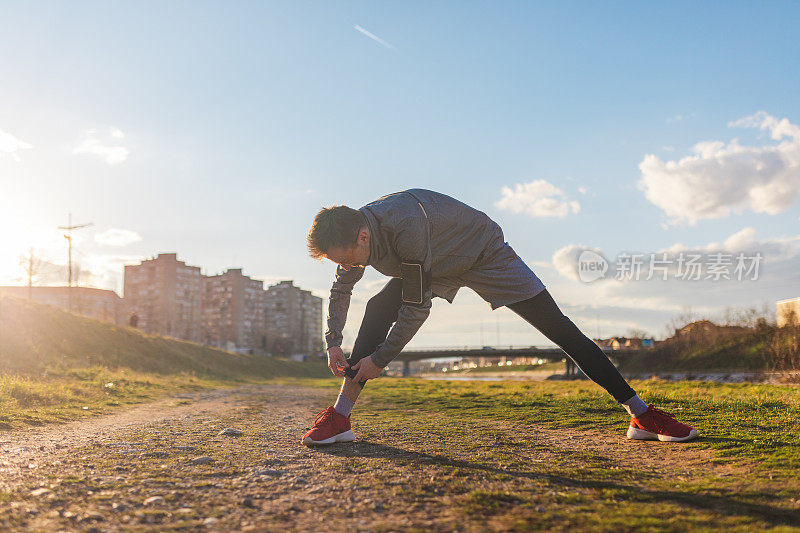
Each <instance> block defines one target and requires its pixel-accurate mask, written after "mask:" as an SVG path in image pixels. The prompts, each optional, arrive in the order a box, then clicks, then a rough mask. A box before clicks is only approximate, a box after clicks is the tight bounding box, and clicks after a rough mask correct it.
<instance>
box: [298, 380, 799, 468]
mask: <svg viewBox="0 0 800 533" xmlns="http://www.w3.org/2000/svg"><path fill="white" fill-rule="evenodd" d="M312 382H313V383H315V384H316V385H317V386H322V387H329V386H335V384H331V383H328V382H325V381H312ZM631 385H632V386H633V388H634V389H635V390H636V391H637V393H638V394H639V395H640V396H641V397H642V398H643V399H644V400H645V401H646V402H648V403H654V404H656V405H657V406H658V407H659V408H661V409H663V410H665V411H667V412H671V413H673V414H674V415H675V416H676V417H677V418H678V419H679V420H681V421H684V422H686V423H688V424H690V425H693V426H694V427H696V428H698V430H699V431H700V433H701V435H702V436H703V438H702V439H700V440H699V441H697V443H696V445H697V446H701V447H705V448H710V449H712V450H714V452H715V454H716V455H717V457H718V458H719V460H720V461H734V460H740V461H746V462H752V463H753V464H754V465H756V466H757V467H758V468H764V469H769V470H771V471H772V473H773V475H775V476H786V477H793V476H795V475H796V473H797V471H800V386H798V385H785V386H783V385H780V386H779V385H767V384H740V383H736V384H725V383H715V382H704V381H691V382H689V381H687V382H666V381H660V380H641V381H637V380H634V381H632V382H631ZM364 397H365V399H367V401H369V402H374V403H375V404H376V405H379V406H384V407H386V408H390V409H391V413H396V416H397V417H398V420H399V419H402V417H403V414H404V413H405V412H406V411H408V410H419V411H424V412H429V413H438V414H441V415H442V416H445V417H466V418H472V419H475V420H498V421H509V422H527V423H532V424H544V425H546V426H547V427H551V428H559V427H563V428H573V429H594V428H599V429H601V430H604V431H607V432H609V433H616V434H623V433H624V432H625V429H626V427H627V425H628V417H627V414H626V413H625V412H624V410H622V409H621V407H620V406H619V404H617V402H616V401H615V400H614V399H613V398H612V397H611V396H610V395H608V394H607V393H606V392H605V391H604V390H602V389H601V388H599V387H598V386H597V385H595V384H594V383H591V382H587V381H570V382H559V381H555V382H553V381H541V382H519V381H504V382H488V383H487V382H477V381H475V382H455V381H446V380H445V381H435V382H434V381H429V380H422V379H413V378H403V379H388V378H382V379H381V380H380V381H378V382H374V383H370V384H369V386H368V390H365V392H364ZM390 416H395V415H390Z"/></svg>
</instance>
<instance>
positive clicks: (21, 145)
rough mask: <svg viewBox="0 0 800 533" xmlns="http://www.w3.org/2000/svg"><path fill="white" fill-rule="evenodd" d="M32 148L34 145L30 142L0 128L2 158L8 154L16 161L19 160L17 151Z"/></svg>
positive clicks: (0, 156)
mask: <svg viewBox="0 0 800 533" xmlns="http://www.w3.org/2000/svg"><path fill="white" fill-rule="evenodd" d="M31 148H33V145H31V144H30V143H26V142H25V141H21V140H19V139H17V138H16V137H15V136H13V135H11V134H10V133H8V132H7V131H3V130H2V129H0V158H2V157H3V156H5V155H7V156H9V157H11V159H13V160H14V161H19V155H18V154H17V152H18V151H20V150H30V149H31Z"/></svg>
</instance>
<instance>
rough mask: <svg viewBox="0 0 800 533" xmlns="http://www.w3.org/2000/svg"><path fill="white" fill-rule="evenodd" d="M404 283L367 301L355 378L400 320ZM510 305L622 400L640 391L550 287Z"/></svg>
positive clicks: (355, 352)
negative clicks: (569, 314) (567, 312)
mask: <svg viewBox="0 0 800 533" xmlns="http://www.w3.org/2000/svg"><path fill="white" fill-rule="evenodd" d="M402 286H403V284H402V279H400V278H392V279H391V280H389V282H388V283H387V284H386V285H385V286H384V287H383V289H381V290H380V292H379V293H378V294H376V295H375V296H373V297H372V298H370V299H369V302H367V308H366V310H365V311H364V319H363V320H362V321H361V328H359V330H358V337H356V342H355V345H354V346H353V352H352V354H350V357H349V358H348V359H347V365H348V368H346V369H345V373H346V374H347V375H348V376H349V377H350V378H351V379H352V378H355V377H356V370H353V369H352V368H350V367H351V366H352V365H355V364H356V363H357V362H358V361H360V360H361V359H363V358H364V357H367V356H369V355H372V353H374V352H375V350H376V349H377V348H378V346H379V345H380V344H381V343H382V342H383V341H384V340H386V336H387V335H388V334H389V329H390V328H391V327H392V324H394V322H395V321H396V320H397V313H398V311H399V310H400V304H401V295H402ZM508 308H509V309H511V310H512V311H514V312H515V313H517V314H518V315H519V316H521V317H522V318H524V319H525V320H526V321H527V322H528V323H530V324H531V325H533V326H534V327H535V328H536V329H538V330H539V331H540V332H542V334H543V335H544V336H545V337H547V338H548V339H550V340H551V341H552V342H554V343H556V344H557V345H558V346H559V347H560V348H561V349H562V350H564V352H566V354H567V355H568V356H569V357H570V358H571V359H572V360H573V361H575V363H576V364H577V365H578V366H579V367H580V369H581V371H583V373H584V374H586V376H587V377H588V378H589V379H591V380H592V381H594V382H595V383H597V384H598V385H600V386H601V387H603V388H604V389H605V390H606V391H608V393H609V394H611V395H612V396H613V397H614V399H616V400H617V401H618V402H624V401H626V400H630V399H631V398H633V396H634V395H635V394H636V393H635V392H634V390H633V389H632V388H631V387H630V385H628V383H627V382H626V381H625V379H624V378H623V377H622V375H621V374H620V373H619V371H618V370H617V369H616V368H615V367H614V365H613V364H611V361H609V360H608V357H606V354H605V353H603V350H601V349H600V347H599V346H598V345H597V344H595V342H594V341H592V340H591V339H589V338H588V337H586V335H584V334H583V333H581V331H580V330H579V329H578V328H577V326H575V324H573V323H572V321H571V320H570V319H569V318H567V317H566V316H564V313H562V312H561V310H560V309H559V308H558V305H556V302H555V301H553V298H552V297H551V296H550V293H549V292H548V291H547V289H545V290H543V291H542V292H540V293H539V294H537V295H536V296H534V297H533V298H529V299H527V300H523V301H521V302H517V303H514V304H511V305H509V306H508ZM366 382H367V381H366V380H364V381H361V382H360V383H359V385H361V386H362V387H363V386H364V384H365V383H366Z"/></svg>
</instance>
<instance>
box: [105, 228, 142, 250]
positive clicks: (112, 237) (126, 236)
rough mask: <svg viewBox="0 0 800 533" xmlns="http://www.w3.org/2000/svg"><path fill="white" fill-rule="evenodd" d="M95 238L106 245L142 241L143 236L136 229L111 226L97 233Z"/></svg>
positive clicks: (123, 244)
mask: <svg viewBox="0 0 800 533" xmlns="http://www.w3.org/2000/svg"><path fill="white" fill-rule="evenodd" d="M94 240H95V242H97V243H99V244H104V245H106V246H127V245H129V244H132V243H134V242H139V241H141V240H142V237H141V236H140V235H139V234H138V233H136V232H135V231H131V230H127V229H116V228H111V229H108V230H106V231H104V232H103V233H98V234H97V235H95V236H94Z"/></svg>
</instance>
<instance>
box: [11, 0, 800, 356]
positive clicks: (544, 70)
mask: <svg viewBox="0 0 800 533" xmlns="http://www.w3.org/2000/svg"><path fill="white" fill-rule="evenodd" d="M799 12H800V6H798V5H797V4H792V3H788V2H787V3H783V2H773V3H769V4H766V5H756V4H753V3H746V2H741V3H726V4H724V5H722V4H719V3H696V2H693V3H688V2H687V3H674V2H672V3H664V4H663V5H660V6H659V5H654V4H642V3H638V2H637V3H634V2H631V3H622V2H619V3H613V4H612V5H608V4H590V3H552V4H544V3H533V2H528V3H521V2H519V3H512V2H500V3H492V4H487V3H479V2H452V3H450V2H437V3H422V2H419V3H391V4H390V3H375V2H353V3H322V2H317V3H310V2H309V3H301V2H285V3H267V2H250V3H247V2H225V3H223V2H170V3H162V2H115V3H103V2H80V3H69V4H67V3H60V2H27V3H23V2H17V3H11V2H9V3H4V4H3V5H2V6H0V47H1V49H2V50H4V53H3V54H2V57H0V185H2V187H3V190H4V194H3V195H2V198H0V208H2V209H0V211H1V212H2V214H0V232H2V235H3V240H2V244H0V254H2V255H0V282H2V283H21V281H19V278H20V276H21V275H22V274H21V271H20V269H19V267H18V257H19V255H20V254H22V253H25V251H26V250H27V249H28V248H29V247H31V246H32V247H34V248H35V250H36V252H37V253H38V254H40V255H42V256H46V257H48V258H50V259H51V260H52V261H53V262H59V261H60V262H62V263H63V261H64V256H65V255H66V251H65V246H64V242H63V241H64V239H63V238H62V237H61V236H60V233H59V232H58V231H56V230H55V226H58V225H64V224H65V223H66V217H67V213H69V212H72V213H73V214H74V219H75V221H76V222H84V221H93V222H94V224H95V225H94V226H93V227H92V228H88V229H86V230H82V232H81V234H80V235H81V239H82V240H81V242H79V243H78V250H79V255H78V257H79V258H81V260H83V261H84V262H85V268H84V270H85V271H86V274H85V279H84V283H86V284H94V285H96V286H103V287H108V288H118V287H120V284H121V279H120V275H121V272H122V267H121V265H122V264H124V263H126V262H136V261H137V260H138V259H141V258H144V257H148V256H152V255H155V254H156V253H158V252H163V251H176V252H178V254H179V257H180V258H182V259H184V260H186V261H187V262H189V263H190V264H194V265H198V266H201V267H203V269H204V270H205V271H207V272H208V273H214V272H218V271H221V270H224V269H226V268H230V267H243V268H244V270H245V272H246V273H249V274H250V275H252V276H254V277H258V278H261V279H265V280H267V281H270V282H271V281H274V280H277V279H282V278H293V279H295V280H296V283H297V284H299V285H301V286H303V287H306V288H310V289H312V290H314V291H315V293H317V294H318V295H320V296H324V295H325V294H326V292H327V289H328V287H329V284H330V280H331V277H332V274H333V268H332V265H331V264H330V263H327V264H326V263H319V262H315V261H312V260H311V259H310V258H308V256H307V254H306V251H305V234H306V232H307V231H308V227H309V225H310V222H311V219H312V218H313V216H314V214H315V213H316V211H317V210H318V209H319V208H320V207H321V206H322V205H331V204H347V205H351V206H353V207H359V206H361V205H363V204H364V203H367V202H369V201H371V200H373V199H375V198H377V197H379V196H382V195H384V194H386V193H389V192H394V191H397V190H402V189H405V188H409V187H424V188H430V189H434V190H438V191H441V192H444V193H447V194H450V195H453V196H455V197H457V198H459V199H461V200H463V201H465V202H467V203H469V204H471V205H473V206H475V207H477V208H479V209H482V210H484V211H485V212H487V213H488V214H490V216H492V217H493V218H494V219H495V220H497V221H498V222H499V223H500V224H501V225H502V226H503V228H504V231H505V234H506V238H507V240H508V241H509V242H510V243H511V245H512V246H513V247H514V248H515V249H516V250H517V252H518V253H519V255H520V256H521V257H522V258H523V259H525V260H526V261H528V262H530V263H531V265H532V267H533V269H534V271H536V272H537V274H539V276H540V277H541V278H542V279H543V281H544V282H545V284H546V285H547V286H548V287H549V288H550V289H551V292H552V293H553V295H554V297H555V298H556V300H557V301H558V302H559V303H561V304H562V308H563V309H564V311H565V312H566V313H567V314H568V315H569V316H571V317H573V319H574V320H575V322H576V323H578V325H579V326H581V327H583V328H584V329H585V330H587V332H588V333H590V334H592V335H596V334H597V333H598V331H599V332H600V333H601V334H603V335H609V334H624V333H625V332H626V331H627V330H628V329H630V328H638V329H645V330H647V331H649V332H650V333H651V334H654V335H659V334H661V333H662V331H661V330H662V329H663V326H664V325H665V324H666V323H667V322H668V321H669V320H670V319H671V318H672V317H674V316H676V314H678V313H679V312H680V311H681V309H684V308H691V309H693V310H696V311H697V312H699V313H704V314H708V315H714V314H715V313H719V312H721V311H722V309H724V307H725V306H728V305H729V306H734V307H744V306H752V305H757V306H762V305H767V306H768V307H769V306H772V307H774V301H775V300H777V299H781V298H788V297H794V296H800V277H799V276H798V271H800V269H798V268H796V267H797V261H798V248H800V243H799V242H798V236H800V206H798V203H797V201H798V191H799V190H800V170H799V169H798V164H800V163H798V159H797V157H796V156H797V153H798V148H797V146H799V145H800V136H793V135H794V133H793V132H794V130H793V129H792V128H791V126H793V125H795V124H798V123H800V103H798V100H797V97H796V95H797V94H800V69H798V68H797V65H798V64H799V63H800V62H799V61H798V59H800V57H799V56H800V50H799V48H800V47H798V45H797V39H796V28H797V24H798V22H800V16H799V14H800V13H799ZM356 26H358V27H360V28H362V29H364V30H365V32H362V31H359V30H358V29H357V28H356ZM366 32H368V33H370V34H371V35H372V36H374V37H377V39H373V38H372V37H370V35H368V34H367V33H366ZM760 111H763V112H764V113H763V114H760V115H757V113H758V112H760ZM745 117H754V118H751V119H749V120H745V121H740V119H743V118H745ZM773 119H774V120H773ZM782 119H786V121H787V122H786V124H788V125H786V124H784V125H781V122H780V121H781V120H782ZM736 121H740V122H738V123H737V122H736ZM734 124H736V125H734ZM734 139H738V141H735V142H734V141H733V140H734ZM709 142H717V143H718V144H716V145H713V144H712V145H705V146H706V148H707V149H705V150H704V149H703V148H702V146H701V147H699V148H698V143H709ZM719 143H722V144H721V145H720V144H719ZM741 147H745V148H744V149H743V148H741ZM648 156H654V157H655V158H657V160H654V159H652V158H651V159H650V160H649V161H651V163H653V162H654V161H655V162H654V163H653V164H648V165H644V167H645V168H644V169H643V168H642V165H643V162H645V160H646V158H647V157H648ZM687 157H689V158H691V157H696V160H692V161H685V162H684V163H680V162H681V161H682V160H683V159H684V158H687ZM753 161H755V162H756V163H755V164H754V165H750V163H752V162H753ZM776 161H777V163H776ZM670 162H673V167H674V168H671V167H670ZM661 163H663V164H661ZM759 165H760V166H759ZM775 165H778V167H779V168H777V167H776V166H775ZM765 169H766V170H765ZM525 184H534V185H532V186H530V187H528V188H527V189H524V187H523V186H524V185H525ZM517 185H519V186H520V187H523V189H521V190H526V191H527V193H525V194H517V195H512V198H511V200H509V201H508V202H507V203H506V204H505V208H502V207H498V202H499V201H500V200H501V198H503V192H502V191H503V188H504V187H507V188H509V191H514V190H516V189H515V187H516V186H517ZM542 198H543V199H544V200H549V201H546V202H544V203H537V202H538V201H539V200H541V199H542ZM512 200H513V201H512ZM575 204H577V206H578V207H577V208H575V207H573V206H574V205H575ZM513 206H517V207H518V208H519V212H515V211H514V209H513ZM112 230H117V231H112ZM737 235H738V237H735V238H733V239H732V240H730V241H729V243H728V246H729V249H731V250H732V249H733V247H736V246H738V247H739V248H738V249H742V250H750V251H753V250H756V249H758V250H765V251H767V252H769V253H768V254H767V257H766V261H765V263H764V264H763V271H762V274H763V275H762V278H760V279H758V280H756V281H751V282H749V283H739V284H725V283H716V284H710V283H702V284H691V283H689V282H676V283H670V282H661V283H659V282H648V283H622V282H616V281H609V280H607V281H601V282H596V283H593V284H585V283H581V282H580V281H578V280H576V279H574V276H571V275H570V269H569V266H570V263H569V259H570V258H573V256H574V255H575V253H576V251H577V250H580V249H582V248H581V247H588V248H592V249H598V250H602V252H603V253H604V254H605V255H606V256H608V257H609V258H611V257H613V256H615V255H616V254H617V253H619V252H620V251H624V250H638V251H641V252H657V251H659V250H666V249H671V250H678V249H679V248H680V247H678V246H677V245H682V246H683V247H684V248H686V249H707V248H708V247H709V245H711V244H713V243H718V244H721V243H724V242H725V241H726V240H728V239H730V238H731V236H737ZM126 243H127V244H126ZM573 262H574V261H573ZM381 280H382V278H381V276H380V275H377V274H374V273H373V274H370V275H368V276H367V277H366V278H365V280H364V281H363V282H362V283H361V286H360V287H359V291H358V292H357V293H356V298H355V299H354V305H353V311H352V313H351V315H350V322H349V324H348V326H349V328H348V330H347V332H348V333H349V335H350V338H349V339H347V338H346V341H345V343H346V344H347V343H348V341H349V342H352V334H353V330H354V329H355V327H356V326H357V323H358V319H360V312H361V310H363V303H364V302H365V301H366V299H368V298H369V296H370V294H371V293H372V292H375V291H376V290H377V289H378V288H379V286H380V283H381ZM481 324H483V326H482V327H483V330H484V338H483V339H481V338H480V334H479V331H480V329H481ZM498 329H499V330H500V335H497V334H496V332H497V330H498ZM490 331H491V333H492V335H489V334H488V332H490ZM497 337H500V338H499V341H500V343H502V344H510V343H513V344H519V345H524V344H546V343H547V341H546V340H545V339H544V338H543V337H542V336H541V335H539V334H538V333H535V332H533V331H532V330H531V329H530V327H529V326H527V325H526V324H524V323H522V322H521V321H520V320H518V319H516V317H514V316H513V315H512V314H511V313H510V312H509V311H507V310H500V311H496V312H494V313H490V312H489V309H488V306H487V305H486V304H485V303H483V302H482V301H480V299H479V298H477V296H474V295H472V294H469V291H468V290H466V289H463V290H462V293H460V294H459V297H458V298H457V300H456V303H455V304H454V305H452V306H448V305H447V304H443V303H439V302H437V303H436V305H435V308H434V313H433V315H432V316H431V318H430V319H429V321H428V323H426V324H425V326H423V329H422V330H421V331H420V334H419V335H418V338H417V339H415V341H414V342H415V344H416V345H418V346H423V345H424V346H432V345H455V344H475V345H478V344H481V343H482V342H485V343H487V344H488V343H490V342H492V343H494V342H496V341H497V340H498V339H497Z"/></svg>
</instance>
